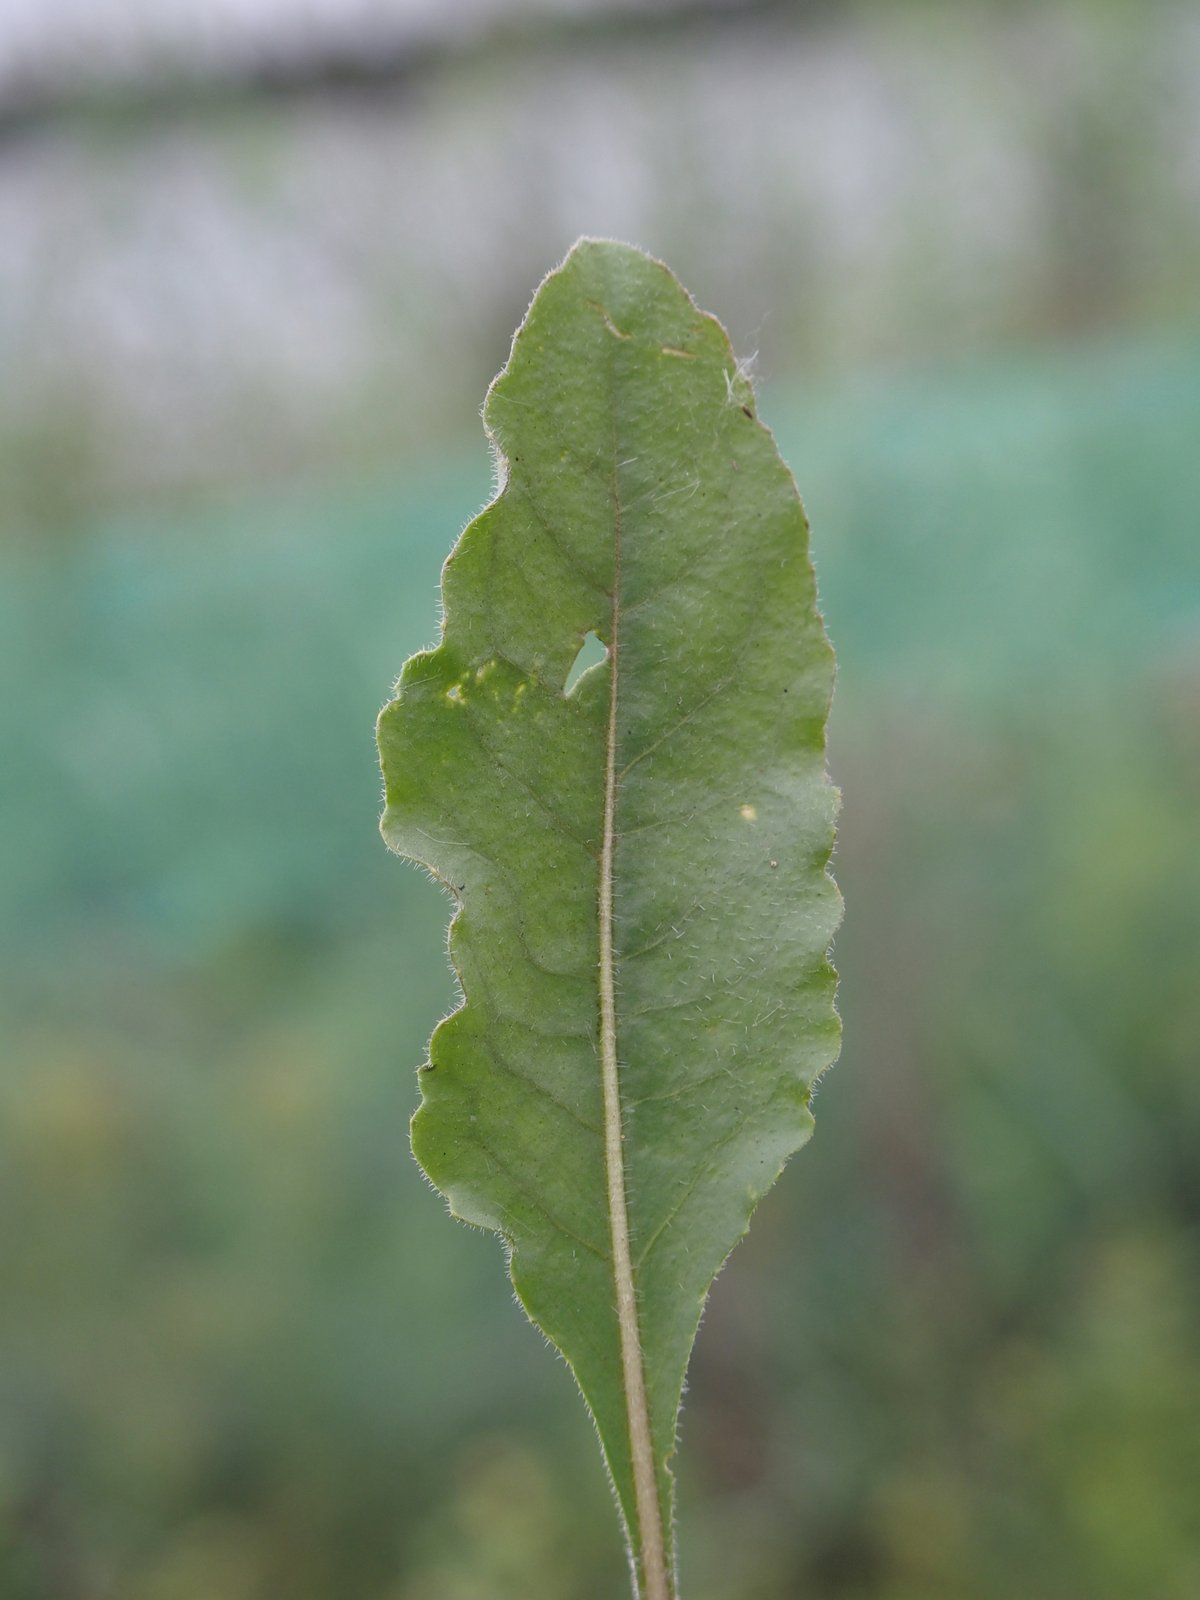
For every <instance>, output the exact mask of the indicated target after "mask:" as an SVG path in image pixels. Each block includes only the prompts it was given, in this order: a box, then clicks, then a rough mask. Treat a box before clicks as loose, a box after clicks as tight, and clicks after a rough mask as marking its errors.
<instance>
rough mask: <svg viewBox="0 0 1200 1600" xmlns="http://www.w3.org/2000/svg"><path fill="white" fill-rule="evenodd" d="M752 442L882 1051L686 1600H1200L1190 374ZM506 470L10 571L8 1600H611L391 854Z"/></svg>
mask: <svg viewBox="0 0 1200 1600" xmlns="http://www.w3.org/2000/svg"><path fill="white" fill-rule="evenodd" d="M763 411H764V414H765V415H766V416H767V418H768V420H772V421H773V422H775V424H776V431H777V434H778V437H779V441H780V445H781V448H782V449H783V452H784V454H785V456H786V457H787V459H788V460H789V462H790V463H791V464H792V466H793V468H794V471H795V473H796V476H797V479H798V481H799V483H800V485H801V487H802V490H803V492H804V494H805V498H806V502H807V505H808V509H809V513H810V516H811V518H812V520H813V523H814V527H815V541H814V542H815V554H816V559H817V564H818V572H819V577H820V582H821V590H822V596H823V601H824V604H825V608H826V611H827V615H828V619H829V625H830V630H831V633H832V635H833V638H834V641H835V644H836V646H837V648H838V651H839V657H840V680H839V691H838V699H837V702H836V709H835V718H834V725H833V726H834V737H833V760H834V766H835V775H836V776H837V778H838V780H839V781H840V783H841V784H842V786H843V788H844V791H845V797H846V800H845V807H846V809H845V817H844V828H843V835H842V843H841V846H840V850H839V879H840V881H841V882H842V885H843V888H844V890H845V893H846V896H847V902H848V918H847V922H846V927H845V931H844V934H843V935H842V936H841V939H840V941H839V949H838V960H839V966H840V967H841V969H842V972H843V992H842V1009H843V1012H844V1015H845V1018H846V1049H845V1054H844V1059H843V1064H842V1066H840V1067H839V1068H838V1070H837V1072H836V1074H835V1075H834V1077H833V1078H832V1079H831V1080H829V1082H828V1083H827V1084H826V1086H825V1087H824V1088H823V1090H822V1093H821V1096H820V1101H819V1106H818V1134H817V1138H816V1140H815V1142H814V1144H813V1145H812V1147H811V1148H810V1150H809V1151H807V1152H806V1153H805V1154H804V1156H803V1157H802V1158H801V1159H800V1160H799V1161H798V1163H797V1164H796V1166H795V1167H794V1168H793V1169H792V1170H791V1171H790V1172H789V1174H788V1175H787V1177H786V1178H785V1180H784V1181H783V1183H782V1185H781V1187H780V1189H779V1190H778V1191H777V1192H776V1194H775V1195H774V1196H773V1197H772V1199H771V1200H770V1201H769V1202H768V1203H767V1204H766V1205H765V1206H764V1208H763V1211H762V1213H761V1215H760V1220H759V1222H758V1224H757V1226H756V1228H755V1230H754V1231H753V1233H752V1234H751V1237H750V1239H749V1241H748V1242H747V1243H746V1244H745V1245H744V1246H743V1247H742V1248H741V1250H740V1251H739V1252H738V1254H737V1255H736V1256H735V1258H734V1261H733V1262H732V1263H731V1265H730V1267H729V1269H728V1271H727V1274H726V1276H725V1277H724V1278H723V1280H722V1282H721V1284H720V1285H719V1287H718V1290H717V1292H716V1295H715V1297H714V1300H713V1303H712V1305H711V1308H710V1312H709V1314H708V1317H707V1320H706V1327H705V1329H704V1330H703V1332H702V1335H701V1340H700V1344H699V1347H698V1353H697V1357H696V1362H695V1365H694V1369H693V1376H692V1395H691V1397H690V1399H689V1402H688V1405H687V1408H686V1410H685V1417H684V1428H683V1442H684V1446H685V1449H684V1452H683V1458H682V1473H683V1506H684V1509H683V1518H684V1522H685V1529H684V1550H685V1558H686V1560H687V1563H688V1566H687V1568H686V1569H685V1579H686V1580H687V1581H686V1590H687V1593H688V1594H689V1595H690V1596H695V1600H784V1597H792V1596H794V1595H797V1594H803V1595H805V1596H812V1597H818V1596H829V1597H835V1596H836V1597H846V1600H849V1597H868V1596H869V1597H872V1600H918V1597H920V1600H929V1597H935V1596H945V1597H947V1600H949V1597H951V1596H953V1597H955V1600H958V1597H961V1596H966V1595H971V1596H973V1597H975V1596H977V1597H981V1600H987V1597H991V1596H995V1597H997V1600H1000V1597H1004V1600H1010V1597H1013V1596H1016V1595H1021V1596H1023V1597H1024V1596H1030V1597H1037V1596H1044V1597H1046V1600H1075V1597H1078V1600H1108V1597H1111V1600H1125V1597H1128V1600H1135V1597H1136V1600H1145V1597H1148V1596H1154V1597H1156V1600H1158V1597H1161V1600H1194V1597H1195V1595H1196V1594H1198V1593H1200V1495H1197V1493H1196V1486H1197V1484H1198V1483H1200V1287H1198V1284H1200V1278H1198V1275H1197V1266H1198V1265H1200V1259H1198V1258H1200V1161H1198V1159H1197V1156H1196V1150H1197V1140H1198V1137H1200V1070H1198V1069H1200V1055H1198V1052H1197V1045H1196V1040H1197V1038H1200V984H1198V983H1197V981H1196V952H1197V933H1198V932H1200V926H1198V924H1200V909H1198V908H1200V852H1198V851H1197V847H1196V840H1197V827H1196V821H1197V815H1198V814H1200V805H1198V803H1200V450H1198V449H1197V441H1198V440H1200V344H1198V343H1195V342H1192V343H1190V344H1185V345H1179V344H1170V343H1167V342H1165V341H1164V342H1161V343H1154V342H1145V343H1140V344H1110V345H1106V346H1102V347H1094V348H1083V349H1080V350H1077V351H1075V352H1071V353H1065V354H1060V355H1058V356H1051V355H1046V354H1042V355H1039V356H1037V357H1036V358H1034V357H1030V358H1029V359H1026V360H1020V359H1017V358H1016V357H1013V358H1011V359H1010V360H1009V361H1007V362H1005V363H1001V364H992V365H988V366H963V367H961V368H956V369H949V370H947V369H940V370H939V369H930V370H929V371H927V372H926V373H925V374H923V375H920V376H915V377H914V376H913V375H911V374H909V375H907V376H904V377H902V378H894V379H888V378H886V377H879V378H877V379H875V380H873V381H870V382H868V381H866V380H861V379H860V380H857V381H856V382H854V383H853V384H847V385H845V386H842V387H838V388H833V389H829V390H822V391H819V392H813V393H796V392H789V393H768V394H767V395H766V396H765V398H764V405H763ZM488 486H489V464H488V462H487V459H486V452H485V449H484V446H483V442H482V440H480V441H479V443H478V444H477V446H476V447H475V448H473V449H472V450H471V451H470V452H469V453H468V454H466V455H465V456H464V457H463V460H462V461H461V462H458V463H451V464H447V465H446V466H445V468H444V469H429V470H426V471H423V472H422V474H421V475H420V476H419V477H416V478H410V479H398V480H396V481H370V482H366V483H357V484H354V485H352V486H347V487H345V488H344V489H342V490H336V489H332V488H331V489H323V490H321V491H315V490H301V489H297V490H295V491H293V492H291V493H288V494H282V495H279V496H277V497H275V498H268V497H263V496H259V497H257V498H254V499H252V500H249V501H247V502H246V503H242V504H236V505H231V506H228V507H226V508H224V509H221V510H212V511H207V512H196V513H194V514H191V515H189V516H186V517H184V516H180V515H179V514H178V513H173V514H172V518H171V521H170V523H169V524H164V525H155V524H153V523H152V522H147V521H139V522H137V523H131V524H128V525H125V524H120V523H116V524H111V525H108V526H105V527H102V528H93V529H88V530H86V537H85V538H80V539H78V540H75V541H64V542H61V543H59V544H57V545H54V546H52V547H50V546H46V547H42V548H37V549H33V548H24V549H10V550H8V551H5V552H3V554H0V675H2V677H3V681H4V682H5V683H6V684H9V685H11V687H10V689H9V691H8V693H7V695H6V698H5V702H4V704H3V706H2V708H0V717H2V719H3V730H2V747H3V751H4V758H3V765H2V768H0V796H2V799H3V815H4V817H5V824H4V829H3V832H2V834H0V897H2V900H3V905H4V908H5V911H4V916H5V926H4V929H3V953H4V960H3V967H2V970H0V1005H2V1007H3V1013H4V1037H5V1057H6V1062H5V1067H6V1070H5V1072H4V1074H3V1078H2V1080H0V1118H2V1121H0V1158H2V1160H0V1271H2V1277H3V1284H4V1299H3V1309H2V1311H0V1593H2V1594H3V1595H4V1596H5V1597H6V1600H35V1597H36V1600H42V1597H43V1596H52V1595H54V1596H59V1595H61V1596H71V1597H74V1596H80V1597H84V1596H93V1595H96V1596H100V1595H104V1596H106V1595H108V1594H110V1593H111V1594H118V1593H119V1594H121V1595H122V1596H129V1597H132V1600H258V1597H263V1600H267V1597H275V1596H280V1595H284V1594H286V1595H287V1596H288V1597H289V1600H335V1597H337V1600H342V1597H346V1596H354V1597H359V1596H362V1597H379V1600H426V1597H428V1600H433V1597H438V1600H497V1597H502V1596H508V1595H512V1596H514V1597H515V1596H517V1595H518V1594H519V1595H522V1596H528V1597H531V1600H538V1597H542V1596H544V1597H545V1600H593V1597H595V1600H599V1597H600V1596H601V1595H610V1594H613V1593H618V1592H621V1586H622V1584H623V1582H624V1577H623V1571H622V1558H621V1555H620V1552H619V1550H618V1549H617V1548H616V1540H615V1536H614V1534H613V1531H612V1526H611V1520H610V1515H609V1512H608V1509H607V1504H606V1500H607V1491H606V1489H605V1486H604V1483H603V1480H602V1475H601V1472H600V1469H599V1466H598V1464H597V1461H596V1460H595V1459H594V1456H595V1452H594V1447H593V1444H592V1440H591V1439H590V1437H589V1431H590V1430H589V1429H588V1426H587V1423H586V1420H585V1418H584V1415H583V1412H582V1410H581V1409H580V1408H579V1406H578V1404H577V1402H576V1400H575V1398H574V1396H573V1394H572V1391H571V1385H570V1383H569V1381H568V1378H567V1376H566V1374H565V1373H564V1372H563V1371H562V1370H561V1367H560V1368H559V1369H558V1370H556V1369H555V1364H554V1363H553V1362H552V1361H551V1360H550V1359H549V1358H548V1357H546V1356H545V1355H544V1354H543V1352H542V1350H541V1349H540V1340H539V1339H538V1337H537V1336H536V1335H535V1334H533V1333H532V1332H531V1331H530V1330H529V1329H528V1328H527V1327H526V1326H525V1325H524V1323H523V1320H522V1318H521V1317H520V1315H519V1314H518V1313H517V1312H516V1311H515V1310H514V1309H513V1307H512V1306H511V1304H510V1303H509V1294H508V1290H507V1285H506V1283H505V1280H504V1276H503V1263H502V1259H501V1254H500V1251H499V1249H498V1248H497V1246H496V1244H495V1242H494V1241H493V1240H491V1239H490V1238H483V1237H480V1236H477V1235H472V1234H470V1233H468V1232H467V1231H466V1230H464V1229H461V1228H453V1227H451V1226H450V1225H449V1224H448V1223H447V1222H445V1220H444V1218H443V1216H442V1214H441V1213H442V1208H441V1204H440V1202H439V1201H438V1200H437V1199H436V1198H434V1197H433V1196H431V1195H430V1194H429V1193H428V1192H427V1191H425V1189H424V1187H423V1184H422V1182H421V1179H420V1177H419V1175H418V1174H417V1173H416V1171H415V1169H414V1168H413V1167H412V1165H411V1162H410V1161H409V1159H408V1157H407V1153H406V1142H405V1134H404V1123H405V1119H406V1117H407V1115H408V1113H409V1111H410V1109H411V1107H412V1105H413V1103H414V1100H415V1095H416V1086H415V1081H414V1078H413V1070H412V1069H413V1068H414V1066H415V1064H416V1063H417V1061H418V1060H419V1059H420V1056H421V1052H422V1049H423V1045H424V1040H425V1037H426V1036H427V1034H428V1031H429V1029H430V1027H431V1025H432V1023H433V1022H434V1021H436V1019H437V1017H438V1016H439V1015H440V1014H441V1013H442V1011H443V1010H444V1009H445V1008H447V1007H448V1006H449V1005H450V1004H451V1002H452V985H451V981H450V978H449V975H448V972H447V970H446V967H445V962H444V958H443V955H442V937H443V934H442V929H443V925H444V922H445V920H446V915H447V907H446V905H445V904H444V902H443V901H442V899H441V897H440V896H439V894H438V893H437V892H436V891H435V890H434V889H433V888H432V887H431V886H430V885H428V884H427V883H425V882H424V881H423V880H422V879H421V877H420V875H419V874H417V873H416V872H414V871H413V870H412V869H410V868H405V867H403V866H401V865H400V864H399V863H396V862H394V861H392V860H390V859H389V858H388V857H387V856H386V854H385V853H384V850H383V847H382V845H381V844H380V842H379V840H378V836H377V834H376V831H375V818H376V813H377V810H378V803H379V781H378V776H377V772H376V768H375V759H374V750H373V744H372V739H371V732H372V722H373V718H374V715H375V712H376V711H377V710H378V707H379V705H380V704H381V703H382V701H383V700H384V698H385V697H386V694H387V690H388V685H389V683H390V681H391V679H392V678H393V677H394V676H395V674H396V672H397V671H398V669H399V667H400V664H401V662H402V660H403V658H404V656H405V655H406V654H407V653H408V652H410V651H411V650H413V649H415V648H417V647H419V646H421V645H423V644H425V643H427V642H429V640H430V639H431V637H432V636H433V633H434V630H435V627H436V616H437V611H436V606H437V590H436V585H437V575H438V569H439V565H440V562H441V560H442V558H443V557H444V555H445V553H446V551H447V550H448V548H449V545H450V542H451V540H452V538H453V535H454V534H455V533H456V532H457V530H458V529H459V528H460V527H461V525H462V524H463V522H464V521H465V520H466V518H467V517H468V516H469V515H470V514H471V513H472V512H473V511H474V510H475V509H476V508H477V507H478V506H479V505H480V504H482V502H483V501H484V499H486V497H487V494H488Z"/></svg>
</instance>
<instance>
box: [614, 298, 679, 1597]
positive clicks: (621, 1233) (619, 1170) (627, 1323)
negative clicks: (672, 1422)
mask: <svg viewBox="0 0 1200 1600" xmlns="http://www.w3.org/2000/svg"><path fill="white" fill-rule="evenodd" d="M606 321H607V317H606ZM610 370H611V369H610ZM612 459H613V467H612V518H613V576H612V610H611V615H610V622H609V640H608V661H609V700H608V725H607V729H606V732H605V752H604V831H603V836H602V840H601V846H600V875H599V895H598V908H599V921H600V928H599V935H600V939H599V944H600V965H599V989H600V1071H601V1079H602V1083H603V1090H604V1165H605V1178H606V1182H607V1188H608V1216H609V1230H610V1234H611V1238H612V1257H613V1281H614V1285H615V1289H616V1301H617V1322H618V1327H619V1331H620V1340H621V1370H622V1376H623V1378H624V1390H625V1410H626V1415H627V1418H628V1422H629V1448H630V1459H631V1464H632V1468H633V1488H634V1503H635V1505H636V1507H637V1520H638V1528H637V1543H638V1546H639V1549H638V1555H639V1556H640V1565H641V1571H642V1579H643V1582H644V1585H645V1600H671V1590H670V1580H669V1577H668V1566H667V1557H666V1548H665V1542H664V1537H663V1523H662V1511H661V1507H660V1505H659V1498H658V1476H657V1473H656V1471H655V1466H654V1444H653V1438H652V1435H651V1430H650V1407H649V1403H648V1401H647V1398H646V1374H645V1363H644V1360H643V1356H642V1343H641V1332H640V1329H639V1326H638V1309H637V1290H636V1287H635V1284H634V1276H633V1261H632V1255H631V1250H630V1238H629V1213H628V1207H627V1203H626V1194H625V1156H624V1149H623V1140H624V1131H623V1128H622V1114H621V1088H620V1072H619V1067H618V1063H617V1014H616V1010H617V1008H616V975H615V970H614V960H613V852H614V845H615V839H616V808H617V784H618V781H619V774H618V771H617V700H618V693H619V685H620V662H621V637H620V635H621V531H622V529H621V491H620V475H619V466H618V460H619V457H618V452H617V448H616V417H615V395H614V418H613V457H612Z"/></svg>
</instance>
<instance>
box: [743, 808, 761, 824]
mask: <svg viewBox="0 0 1200 1600" xmlns="http://www.w3.org/2000/svg"><path fill="white" fill-rule="evenodd" d="M742 818H743V820H744V821H745V822H757V821H758V812H757V810H756V809H755V808H754V807H753V806H743V807H742Z"/></svg>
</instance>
